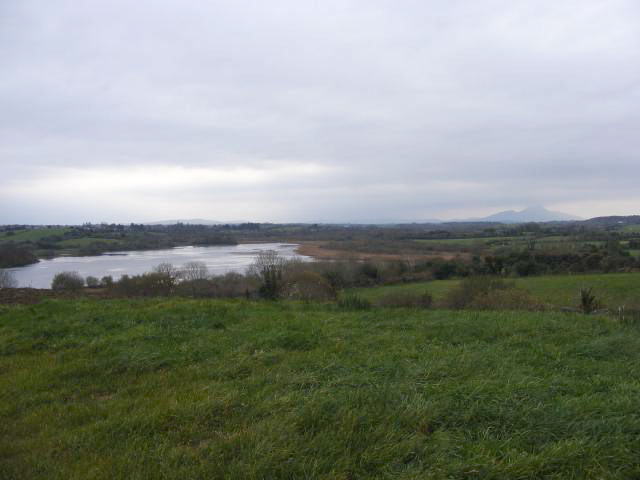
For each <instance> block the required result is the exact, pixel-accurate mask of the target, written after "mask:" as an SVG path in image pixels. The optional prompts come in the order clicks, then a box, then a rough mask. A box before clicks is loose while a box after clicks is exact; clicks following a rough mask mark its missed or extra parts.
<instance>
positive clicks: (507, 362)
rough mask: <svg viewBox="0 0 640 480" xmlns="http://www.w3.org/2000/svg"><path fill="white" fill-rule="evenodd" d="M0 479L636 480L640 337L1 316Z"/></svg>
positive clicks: (374, 314)
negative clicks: (442, 479) (501, 479)
mask: <svg viewBox="0 0 640 480" xmlns="http://www.w3.org/2000/svg"><path fill="white" fill-rule="evenodd" d="M0 357H1V358H2V364H1V365H2V367H1V370H0V372H1V374H0V478H2V479H46V480H57V479H64V480H74V479H78V480H79V479H82V480H84V479H87V478H91V479H109V480H111V479H114V478H119V479H129V478H135V479H160V478H161V479H192V478H201V479H209V478H211V479H213V478H230V479H279V478H291V479H293V478H323V479H324V478H331V479H348V478H353V479H355V478H361V479H365V478H389V479H391V478H393V479H422V478H451V479H454V478H455V479H458V478H459V479H462V478H478V479H485V478H496V479H498V478H505V479H506V478H519V479H525V478H557V479H560V478H638V477H639V476H640V443H639V442H638V432H639V431H640V416H638V411H639V410H640V369H639V368H638V367H637V366H638V365H640V330H639V329H638V327H637V326H625V325H621V324H619V323H617V322H616V321H615V320H613V319H610V318H607V317H585V316H581V315H565V314H550V313H517V314H515V313H475V312H443V311H407V310H402V309H401V310H373V311H367V312H344V311H338V310H336V309H335V308H330V307H325V306H318V305H313V304H311V305H306V306H303V305H296V304H291V303H280V304H270V303H258V302H231V301H211V300H207V301H193V300H179V299H170V300H144V301H132V300H119V301H106V300H103V301H96V300H93V301H90V300H84V301H72V300H67V301H63V300H49V301H46V302H44V303H41V304H38V305H33V306H16V307H6V306H0Z"/></svg>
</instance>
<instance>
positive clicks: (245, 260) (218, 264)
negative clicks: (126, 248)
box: [10, 243, 310, 288]
mask: <svg viewBox="0 0 640 480" xmlns="http://www.w3.org/2000/svg"><path fill="white" fill-rule="evenodd" d="M296 247H297V245H292V244H284V243H252V244H251V243H249V244H242V245H231V246H228V245H224V246H215V247H176V248H171V249H168V250H144V251H133V252H118V253H109V254H104V255H98V256H93V257H58V258H54V259H52V260H41V261H40V262H38V263H35V264H33V265H28V266H26V267H20V268H12V269H10V270H11V271H12V272H13V275H14V276H15V278H16V280H17V281H18V285H19V286H20V287H33V288H49V287H50V286H51V280H52V279H53V277H54V275H55V274H57V273H60V272H69V271H73V272H78V273H79V274H80V275H82V276H83V277H87V276H93V277H97V278H102V277H104V276H105V275H111V276H112V277H113V279H114V280H117V279H118V278H120V277H121V276H122V275H124V274H128V275H139V274H141V273H145V272H149V271H151V270H152V269H153V267H155V266H156V265H158V264H160V263H171V264H173V265H175V266H176V267H180V266H182V265H184V264H185V263H187V262H202V263H204V264H205V265H206V266H207V268H208V269H209V273H211V274H215V275H221V274H224V273H228V272H238V273H244V272H245V270H246V269H247V267H248V266H249V265H251V263H252V262H253V260H254V258H255V256H256V255H257V254H258V253H259V252H260V251H261V250H275V251H276V252H278V253H279V254H280V255H281V256H283V257H285V258H299V259H302V260H310V258H309V257H304V256H302V255H298V254H297V253H296V252H295V249H296Z"/></svg>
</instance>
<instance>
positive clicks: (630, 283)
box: [351, 273, 640, 308]
mask: <svg viewBox="0 0 640 480" xmlns="http://www.w3.org/2000/svg"><path fill="white" fill-rule="evenodd" d="M513 280H514V281H515V284H516V286H517V287H520V288H524V289H526V290H528V291H529V292H530V293H531V294H532V295H533V297H535V298H537V299H538V300H540V301H542V302H544V303H547V304H550V305H552V306H555V307H571V306H575V305H576V303H577V302H578V294H579V292H580V289H581V288H585V287H587V288H588V287H593V288H594V293H595V294H596V295H597V296H598V297H600V298H601V299H602V300H603V302H604V304H605V305H606V306H608V307H610V308H617V307H619V306H621V305H627V306H629V305H636V306H640V274H639V273H610V274H589V275H547V276H540V277H525V278H517V279H513ZM458 283H459V280H436V281H432V282H418V283H409V284H403V285H389V286H382V287H373V288H358V289H353V290H351V292H352V293H356V294H358V295H361V296H363V297H365V298H367V299H369V300H375V299H376V298H379V297H381V296H383V295H386V294H388V293H393V292H399V291H410V292H414V293H422V292H429V293H430V294H431V295H432V296H433V298H434V300H436V301H438V300H442V299H443V298H444V296H445V295H446V294H447V292H449V291H450V290H451V289H452V288H454V287H455V286H456V285H457V284H458Z"/></svg>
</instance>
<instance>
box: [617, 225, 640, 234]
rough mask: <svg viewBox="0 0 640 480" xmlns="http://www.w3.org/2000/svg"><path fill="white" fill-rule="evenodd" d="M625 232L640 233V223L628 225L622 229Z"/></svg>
mask: <svg viewBox="0 0 640 480" xmlns="http://www.w3.org/2000/svg"><path fill="white" fill-rule="evenodd" d="M620 231H621V232H625V233H640V225H626V226H624V227H622V228H621V229H620Z"/></svg>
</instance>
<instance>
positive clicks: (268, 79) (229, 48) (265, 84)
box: [0, 0, 640, 223]
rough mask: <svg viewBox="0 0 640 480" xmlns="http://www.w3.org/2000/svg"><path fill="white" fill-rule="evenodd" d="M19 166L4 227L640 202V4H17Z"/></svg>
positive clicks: (10, 101)
mask: <svg viewBox="0 0 640 480" xmlns="http://www.w3.org/2000/svg"><path fill="white" fill-rule="evenodd" d="M0 164H1V167H2V168H1V172H0V223H78V222H84V221H93V222H98V221H109V222H111V221H121V222H129V221H152V220H161V219H169V218H206V219H214V220H252V221H311V222H314V221H358V220H362V221H366V220H385V219H388V220H420V219H428V218H434V217H435V218H463V217H470V216H478V215H485V214H489V213H493V212H496V211H499V210H504V209H511V208H522V207H525V206H527V205H532V204H537V205H539V204H542V205H545V206H547V207H551V208H553V209H555V210H561V211H565V212H568V213H573V214H576V215H579V216H582V217H592V216H597V215H608V214H621V215H627V214H640V188H639V186H640V2H638V1H637V0H627V1H625V0H602V1H600V0H598V1H596V0H575V1H574V0H538V1H533V0H531V1H514V0H504V1H503V0H449V1H442V0H437V1H436V0H431V1H428V0H415V1H414V0H406V1H403V0H397V1H391V0H387V1H382V0H358V1H349V0H339V1H338V0H337V1H332V0H323V1H305V0H270V1H264V0H259V1H243V0H234V1H229V0H224V1H215V0H207V1H204V0H203V1H190V0H180V1H177V0H173V1H159V0H153V1H151V0H136V1H131V0H102V1H97V0H96V1H91V0H89V1H83V0H69V1H64V0H57V1H51V0H41V1H33V0H3V1H0Z"/></svg>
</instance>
